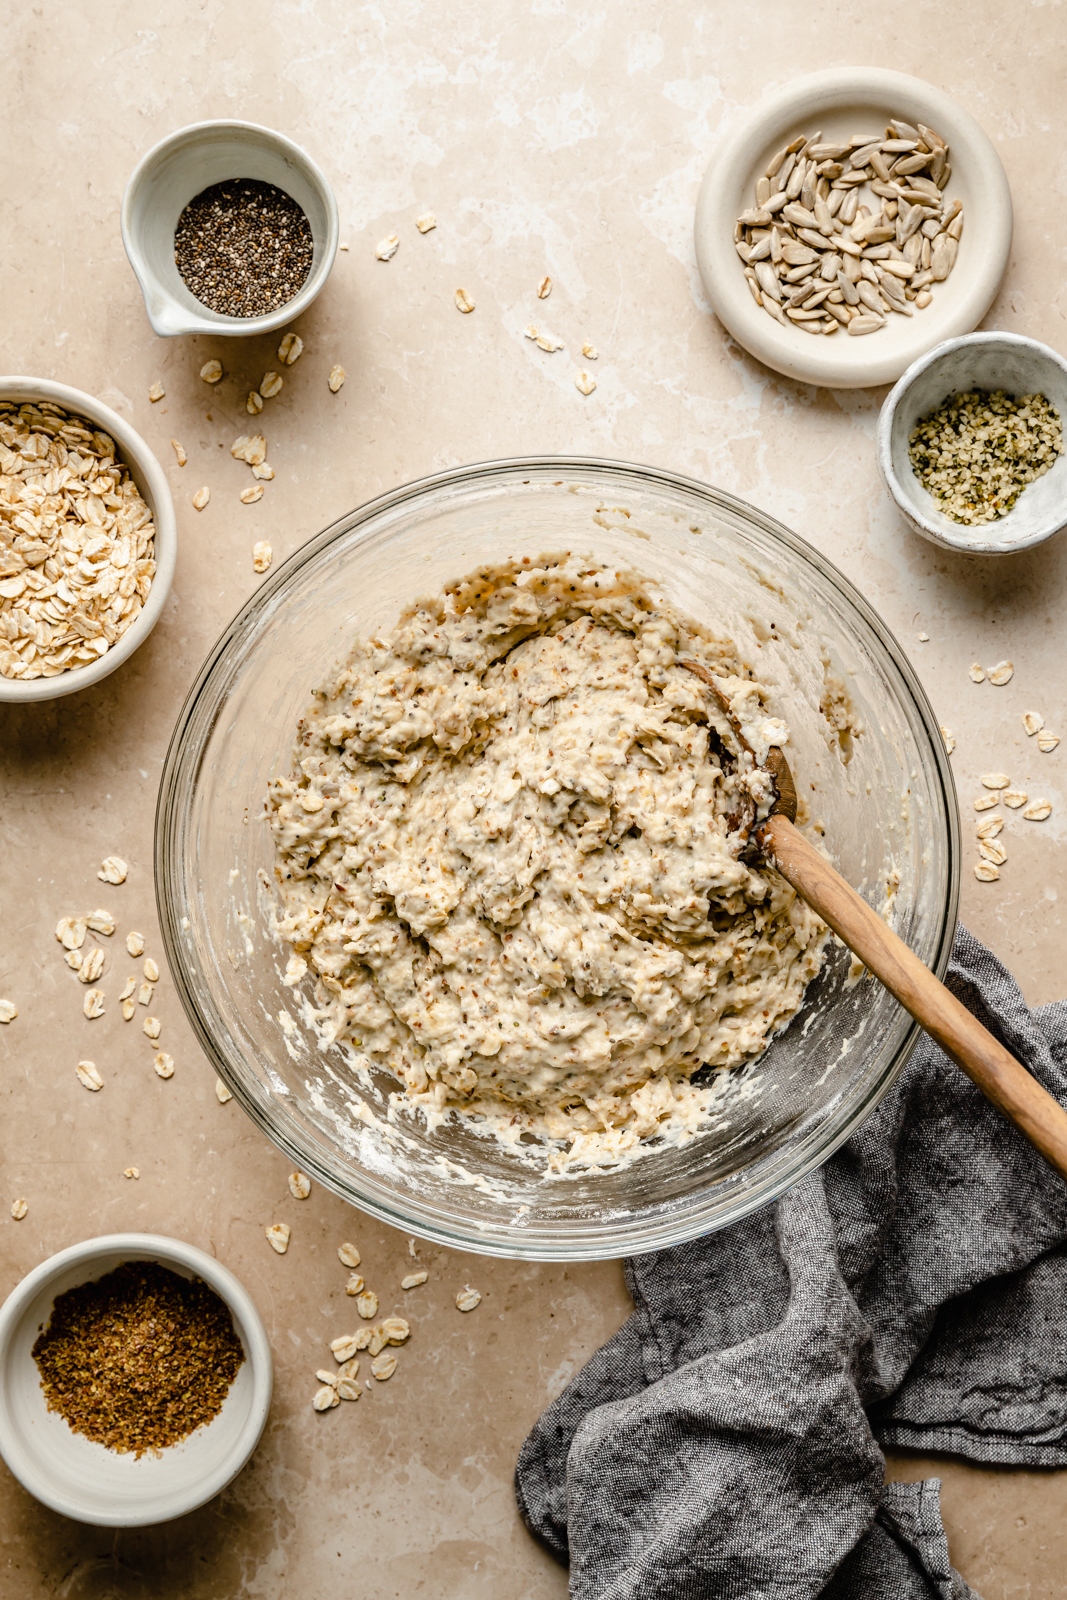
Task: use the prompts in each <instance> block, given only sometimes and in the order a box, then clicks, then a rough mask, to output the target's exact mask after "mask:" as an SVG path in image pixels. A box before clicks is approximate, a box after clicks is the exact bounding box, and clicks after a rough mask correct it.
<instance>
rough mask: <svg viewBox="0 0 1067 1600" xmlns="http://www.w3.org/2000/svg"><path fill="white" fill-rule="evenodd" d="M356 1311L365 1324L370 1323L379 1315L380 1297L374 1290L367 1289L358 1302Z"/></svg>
mask: <svg viewBox="0 0 1067 1600" xmlns="http://www.w3.org/2000/svg"><path fill="white" fill-rule="evenodd" d="M356 1310H357V1311H358V1312H359V1314H360V1316H361V1317H362V1318H363V1320H364V1322H369V1321H370V1320H371V1318H372V1317H376V1316H377V1315H378V1296H377V1295H376V1294H375V1292H374V1290H373V1289H367V1290H365V1292H364V1293H363V1294H361V1295H360V1296H359V1298H358V1299H357V1301H356Z"/></svg>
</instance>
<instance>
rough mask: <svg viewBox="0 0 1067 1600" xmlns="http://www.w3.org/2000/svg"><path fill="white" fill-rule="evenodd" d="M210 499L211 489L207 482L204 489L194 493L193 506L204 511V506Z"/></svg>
mask: <svg viewBox="0 0 1067 1600" xmlns="http://www.w3.org/2000/svg"><path fill="white" fill-rule="evenodd" d="M210 499H211V490H210V489H209V488H208V486H207V484H206V483H205V484H204V486H203V488H202V489H198V490H197V491H196V493H195V494H194V495H193V506H194V508H195V509H196V510H197V511H203V509H204V507H205V506H206V505H207V503H208V501H209V500H210Z"/></svg>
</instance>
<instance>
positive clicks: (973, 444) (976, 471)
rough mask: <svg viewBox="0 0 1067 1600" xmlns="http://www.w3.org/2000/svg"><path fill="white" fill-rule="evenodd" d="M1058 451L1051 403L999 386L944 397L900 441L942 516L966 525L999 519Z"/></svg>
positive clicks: (1058, 424)
mask: <svg viewBox="0 0 1067 1600" xmlns="http://www.w3.org/2000/svg"><path fill="white" fill-rule="evenodd" d="M1062 452H1063V428H1062V425H1061V421H1060V414H1059V412H1058V411H1057V410H1056V407H1055V406H1054V405H1052V403H1051V402H1050V401H1049V400H1047V399H1046V398H1045V396H1044V395H1043V394H1024V395H1022V396H1020V398H1019V399H1015V398H1014V397H1013V396H1011V395H1009V394H1005V392H1004V390H1003V389H997V390H996V391H995V392H993V393H990V392H989V391H988V390H986V389H971V390H968V391H966V392H965V393H962V394H953V395H949V396H948V398H947V399H946V400H943V401H942V403H941V404H940V405H939V406H938V408H937V410H936V411H931V412H930V413H929V414H928V415H927V416H925V417H923V418H922V419H921V421H920V422H919V424H918V426H917V427H915V428H913V429H912V431H911V435H910V437H909V440H908V459H909V460H910V461H911V464H912V467H913V468H914V470H915V475H916V477H917V478H918V479H919V482H920V483H921V484H922V485H923V487H924V488H925V489H926V490H927V491H928V492H929V493H930V494H932V495H933V496H934V498H935V499H936V500H938V501H939V502H940V509H941V510H942V511H943V512H944V514H945V515H946V516H947V517H951V518H952V520H953V522H961V523H964V524H967V525H969V526H972V527H973V526H975V525H976V524H979V523H985V522H995V521H996V519H997V518H998V517H1003V516H1005V515H1006V514H1007V512H1009V511H1010V510H1011V508H1012V506H1013V505H1014V504H1015V502H1016V500H1018V498H1019V496H1020V494H1021V493H1022V491H1023V490H1024V489H1025V488H1026V486H1027V484H1028V483H1033V481H1034V479H1035V478H1040V477H1042V476H1043V475H1044V474H1045V473H1046V472H1047V471H1048V470H1049V468H1050V467H1051V466H1053V464H1054V463H1055V460H1056V457H1057V456H1058V455H1061V454H1062Z"/></svg>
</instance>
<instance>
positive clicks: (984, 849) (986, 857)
mask: <svg viewBox="0 0 1067 1600" xmlns="http://www.w3.org/2000/svg"><path fill="white" fill-rule="evenodd" d="M978 854H979V855H980V856H981V858H982V860H983V861H992V863H993V865H994V866H995V867H1002V866H1003V865H1004V863H1005V861H1007V859H1008V852H1007V851H1006V850H1005V848H1004V846H1003V845H1002V844H1000V843H999V841H998V840H996V839H979V841H978Z"/></svg>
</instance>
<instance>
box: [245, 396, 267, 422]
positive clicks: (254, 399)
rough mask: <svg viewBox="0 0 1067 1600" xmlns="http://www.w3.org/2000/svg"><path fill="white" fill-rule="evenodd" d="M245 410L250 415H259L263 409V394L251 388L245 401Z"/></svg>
mask: <svg viewBox="0 0 1067 1600" xmlns="http://www.w3.org/2000/svg"><path fill="white" fill-rule="evenodd" d="M245 410H246V411H247V412H248V415H249V416H250V417H258V416H259V413H260V412H261V411H262V410H263V396H262V395H261V394H257V393H256V391H255V390H254V389H249V391H248V399H247V400H246V401H245Z"/></svg>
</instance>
